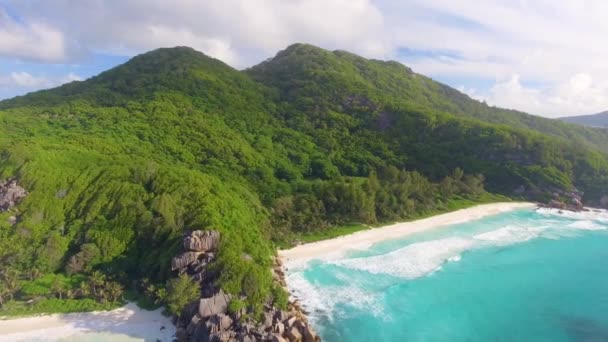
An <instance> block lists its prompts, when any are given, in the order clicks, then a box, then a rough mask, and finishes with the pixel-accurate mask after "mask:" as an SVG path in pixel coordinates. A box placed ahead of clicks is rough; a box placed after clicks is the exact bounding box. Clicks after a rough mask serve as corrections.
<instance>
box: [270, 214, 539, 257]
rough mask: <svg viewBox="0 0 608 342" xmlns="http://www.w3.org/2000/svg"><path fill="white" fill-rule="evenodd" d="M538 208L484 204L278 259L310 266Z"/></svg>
mask: <svg viewBox="0 0 608 342" xmlns="http://www.w3.org/2000/svg"><path fill="white" fill-rule="evenodd" d="M535 206H536V204H534V203H529V202H500V203H490V204H481V205H477V206H474V207H471V208H466V209H460V210H456V211H452V212H449V213H445V214H440V215H436V216H431V217H428V218H424V219H420V220H416V221H409V222H402V223H395V224H391V225H387V226H383V227H378V228H371V229H367V230H362V231H358V232H355V233H353V234H349V235H344V236H340V237H337V238H333V239H328V240H321V241H317V242H311V243H306V244H303V245H300V246H296V247H294V248H291V249H287V250H279V256H280V257H281V258H282V259H283V261H284V262H286V263H287V264H293V263H301V262H307V261H309V260H312V259H315V258H319V257H322V256H327V255H331V256H339V255H342V254H344V253H345V252H347V251H348V250H353V249H365V248H368V247H370V246H371V245H373V244H375V243H378V242H382V241H385V240H393V239H399V238H403V237H405V236H407V235H410V234H414V233H419V232H423V231H426V230H430V229H435V228H440V227H443V226H448V225H452V224H458V223H464V222H467V221H472V220H478V219H480V218H483V217H486V216H491V215H496V214H499V213H503V212H507V211H511V210H516V209H523V208H533V207H535Z"/></svg>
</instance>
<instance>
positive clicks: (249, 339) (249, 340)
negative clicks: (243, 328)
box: [239, 335, 258, 342]
mask: <svg viewBox="0 0 608 342" xmlns="http://www.w3.org/2000/svg"><path fill="white" fill-rule="evenodd" d="M257 340H258V339H257V338H255V337H254V336H252V335H245V336H243V337H241V338H240V339H239V341H240V342H256V341H257Z"/></svg>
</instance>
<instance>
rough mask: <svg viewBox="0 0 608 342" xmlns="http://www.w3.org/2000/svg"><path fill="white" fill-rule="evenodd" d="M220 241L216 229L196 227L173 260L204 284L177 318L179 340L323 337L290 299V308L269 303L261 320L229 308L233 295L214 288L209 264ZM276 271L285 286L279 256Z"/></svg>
mask: <svg viewBox="0 0 608 342" xmlns="http://www.w3.org/2000/svg"><path fill="white" fill-rule="evenodd" d="M219 241H220V234H219V233H218V232H216V231H194V232H192V233H190V234H188V235H186V236H184V241H183V246H184V250H185V251H184V252H182V253H181V254H180V255H178V256H176V257H175V258H173V260H172V261H171V269H172V270H174V271H176V272H178V273H180V274H188V275H189V276H190V277H192V279H194V280H196V281H197V282H198V283H199V284H200V285H201V298H200V299H199V300H198V301H197V302H196V303H192V305H190V306H189V307H188V308H186V309H185V310H184V311H183V312H182V315H181V316H180V317H179V319H178V320H177V321H176V325H177V332H176V336H175V337H176V339H177V340H178V341H203V342H207V341H220V342H222V341H226V342H228V341H235V342H237V341H243V342H257V341H277V342H316V341H320V338H319V337H318V336H317V334H316V333H315V331H314V330H313V329H312V327H311V326H310V324H309V323H308V321H307V320H306V317H305V315H304V313H303V311H302V310H301V309H300V307H299V305H298V304H297V302H294V303H289V306H288V310H280V309H278V308H276V307H274V306H273V305H272V303H270V302H269V303H266V304H265V305H264V312H263V319H262V320H260V321H256V320H254V319H253V318H252V317H251V316H253V315H248V314H249V312H247V310H246V309H245V308H242V309H240V310H238V312H229V305H230V301H231V300H232V297H231V296H230V295H228V294H226V293H224V292H223V291H222V290H221V289H217V288H215V286H214V285H213V283H214V281H215V280H216V279H217V276H218V275H217V274H214V273H213V272H211V271H210V270H209V269H208V267H207V266H208V265H209V264H210V263H212V262H213V260H214V256H215V254H214V253H215V252H217V249H218V247H219ZM244 260H245V259H244ZM273 272H274V280H275V282H276V283H277V284H279V285H281V286H285V285H286V284H285V279H284V272H283V269H282V265H281V263H280V260H279V259H275V263H274V266H273ZM238 299H240V300H243V299H245V298H244V297H242V298H238Z"/></svg>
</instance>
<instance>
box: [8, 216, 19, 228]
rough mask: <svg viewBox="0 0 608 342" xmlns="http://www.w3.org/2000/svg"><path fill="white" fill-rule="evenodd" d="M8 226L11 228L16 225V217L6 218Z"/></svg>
mask: <svg viewBox="0 0 608 342" xmlns="http://www.w3.org/2000/svg"><path fill="white" fill-rule="evenodd" d="M8 224H10V225H11V226H13V225H15V224H17V217H16V216H9V218H8Z"/></svg>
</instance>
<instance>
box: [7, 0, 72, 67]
mask: <svg viewBox="0 0 608 342" xmlns="http://www.w3.org/2000/svg"><path fill="white" fill-rule="evenodd" d="M66 50H67V49H66V44H65V42H64V37H63V34H62V33H61V32H59V31H58V30H56V29H54V28H52V27H50V26H48V25H45V24H43V23H38V22H31V23H27V24H22V23H18V22H17V21H16V20H14V19H12V18H11V17H10V16H9V15H8V13H7V12H6V11H5V10H3V9H2V7H0V56H2V55H4V56H10V57H18V58H23V59H32V60H41V61H51V62H52V61H60V60H63V59H64V58H65V57H66V55H65V52H66Z"/></svg>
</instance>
